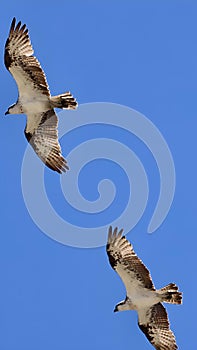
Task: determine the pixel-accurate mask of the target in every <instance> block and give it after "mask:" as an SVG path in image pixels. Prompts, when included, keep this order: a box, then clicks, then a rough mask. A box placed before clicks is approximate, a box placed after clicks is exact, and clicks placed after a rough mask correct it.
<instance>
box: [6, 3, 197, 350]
mask: <svg viewBox="0 0 197 350" xmlns="http://www.w3.org/2000/svg"><path fill="white" fill-rule="evenodd" d="M14 16H16V18H17V20H21V21H22V22H23V23H26V24H27V26H28V28H29V31H30V35H31V40H32V43H33V46H34V49H35V54H36V56H37V57H38V59H39V60H40V62H41V64H42V67H43V69H44V70H45V73H46V75H47V79H48V83H49V85H50V89H51V93H52V94H58V93H60V92H64V91H66V90H68V89H69V90H71V91H72V92H73V94H74V95H75V96H76V97H77V99H78V102H79V104H83V103H87V102H98V101H99V102H113V103H119V104H122V105H125V106H128V107H131V108H134V109H136V110H138V111H139V112H141V113H143V114H144V115H146V116H147V117H148V118H149V119H150V120H151V121H152V122H153V123H154V124H155V125H156V126H157V128H158V129H159V130H160V132H161V133H162V134H163V136H164V138H165V140H166V142H167V143H168V145H169V148H170V150H171V153H172V155H173V159H174V164H175V168H176V192H175V197H174V201H173V204H172V206H171V210H170V212H169V214H168V216H167V217H166V219H165V221H164V222H163V224H162V225H161V226H160V227H159V228H158V230H157V231H156V232H155V233H153V234H152V235H150V234H147V226H148V223H149V221H150V218H151V216H152V213H153V210H154V207H155V203H156V198H157V196H158V191H159V178H158V170H157V167H156V165H155V163H154V160H153V158H152V157H151V154H149V153H148V152H147V151H146V149H145V147H144V148H143V149H142V145H141V143H140V142H139V143H138V142H137V141H136V138H135V137H133V136H132V135H131V138H129V140H130V141H129V142H130V147H131V149H133V150H135V153H137V154H138V156H139V158H140V160H141V162H142V163H143V165H144V168H145V169H146V171H147V176H148V180H149V184H150V185H149V186H150V187H149V189H150V194H149V200H148V204H147V208H146V210H145V212H144V215H143V216H142V218H141V220H140V221H139V222H138V224H137V225H136V226H135V228H134V229H133V230H132V231H131V232H130V233H129V234H128V238H129V240H130V241H131V242H132V243H133V244H134V249H135V251H136V252H137V253H138V255H139V256H140V257H141V259H142V260H143V261H144V263H145V264H146V265H147V267H148V268H149V269H150V271H151V274H152V277H153V280H154V282H155V285H156V287H157V288H160V287H162V286H164V285H165V284H167V283H169V282H176V283H177V284H178V285H179V287H180V289H181V290H182V291H183V293H184V304H183V306H181V307H178V306H174V305H172V306H171V305H169V306H167V309H168V311H169V317H170V321H171V325H172V329H173V330H174V332H175V334H176V338H177V343H178V345H179V348H180V349H194V347H195V345H194V344H195V343H196V342H195V341H194V338H195V335H196V334H195V331H196V302H195V299H194V297H195V298H196V287H197V283H196V277H195V276H196V244H197V236H196V178H197V174H196V168H197V167H196V162H197V160H196V152H195V149H196V130H197V119H196V110H197V108H196V96H197V40H196V33H197V22H196V17H197V3H196V2H195V1H186V0H185V1H170V0H168V1H165V2H164V1H163V2H161V1H160V2H158V1H156V0H155V1H152V0H150V1H148V2H147V1H145V0H144V1H141V0H140V1H112V0H111V1H109V0H108V1H104V0H102V1H101V0H99V1H91V0H89V1H87V0H86V1H79V0H78V1H75V0H74V1H58V0H57V1H55V2H53V3H52V2H51V3H50V2H46V1H43V2H42V1H37V0H35V1H29V2H27V1H22V0H18V1H16V2H9V1H8V2H4V4H1V14H0V28H1V31H0V32H1V34H0V48H1V49H0V50H1V69H0V71H1V73H0V75H1V79H0V85H1V101H0V114H1V116H2V118H1V150H2V155H1V243H0V271H1V272H0V277H1V288H0V310H1V312H0V329H1V337H0V348H1V349H4V350H15V349H16V350H26V349H28V350H34V349H37V350H41V349H42V350H43V349H47V350H53V349H57V350H64V349H70V350H76V349H86V350H90V349H95V350H97V349H114V350H118V349H120V348H121V349H125V350H130V349H131V348H133V349H144V350H145V349H147V350H148V349H151V345H149V343H148V342H147V340H146V339H145V337H144V335H143V334H142V333H141V331H140V330H139V329H138V326H137V315H136V313H135V312H125V313H118V314H114V313H113V308H114V306H115V304H116V303H117V302H119V301H120V300H122V299H124V297H125V290H124V287H123V285H122V282H121V280H119V278H118V276H116V274H115V272H113V271H112V269H111V267H110V266H109V264H108V259H107V256H106V253H105V249H104V247H101V248H94V249H79V248H74V247H68V246H65V245H62V244H60V243H58V242H56V241H54V240H52V239H51V238H49V237H48V236H47V235H45V234H44V233H43V232H41V230H40V229H39V228H38V227H37V226H36V225H35V223H34V222H33V221H32V219H31V217H30V215H29V213H28V211H27V209H26V206H25V203H24V200H23V196H22V189H21V164H22V159H23V155H24V152H25V149H26V145H27V142H26V139H25V137H24V133H23V130H24V127H25V116H6V117H5V116H4V112H5V111H6V110H7V108H8V106H9V105H11V104H12V103H14V102H15V101H16V98H17V88H16V85H15V82H14V81H13V79H12V77H11V75H10V74H9V73H8V72H7V71H6V69H5V67H4V65H3V52H4V44H5V41H6V37H7V34H8V31H9V27H10V23H11V20H12V18H13V17H14ZM69 117H70V118H71V117H72V116H71V115H70V114H69ZM65 122H66V120H65ZM91 130H92V133H93V136H94V137H95V135H94V130H93V129H88V128H87V130H85V129H83V132H82V130H81V131H80V129H79V130H78V132H76V133H73V134H71V136H70V138H69V135H68V139H66V138H64V139H62V142H61V144H62V149H63V151H64V155H66V153H67V149H69V148H71V147H72V144H74V145H75V146H76V145H80V142H81V140H83V141H84V139H86V137H87V138H89V137H90V131H91ZM102 131H103V133H104V135H105V137H107V136H106V135H107V132H106V131H105V130H104V128H103V129H102V130H99V133H100V134H101V133H102ZM121 132H122V131H121V130H120V131H118V130H115V131H114V130H111V131H110V130H109V134H110V135H112V134H113V136H114V137H116V135H117V137H119V138H120V139H121V138H122V139H124V135H123V134H121ZM100 134H99V135H100ZM101 136H102V135H101ZM127 136H128V135H127ZM125 138H126V136H125ZM66 140H67V141H66ZM66 142H69V145H68V144H67V143H66ZM128 161H129V160H128ZM93 165H94V164H93ZM103 165H104V163H103V164H101V166H103ZM95 166H96V169H97V170H98V172H99V171H100V170H99V169H100V163H99V162H98V164H97V165H96V164H95ZM110 166H112V168H111V169H112V170H111V171H110ZM105 168H106V169H107V170H106V171H107V172H108V173H107V175H108V177H110V172H111V173H113V179H114V178H115V177H116V175H115V174H116V172H115V173H114V171H117V176H120V178H122V180H120V181H119V180H117V186H119V185H120V186H122V189H121V188H120V189H119V192H118V196H120V197H119V199H118V204H117V207H116V206H114V207H113V214H112V213H111V212H110V213H111V214H110V215H111V216H110V215H109V212H107V214H106V215H105V213H104V212H103V213H102V215H101V217H99V220H97V221H96V218H94V220H95V221H94V227H98V231H99V225H101V226H102V225H108V224H110V222H111V219H114V218H115V217H116V210H117V212H118V213H119V209H120V208H119V206H118V205H119V204H120V205H123V204H124V202H125V201H126V199H127V198H126V197H124V198H123V199H121V194H125V193H127V187H126V186H127V185H128V183H127V181H124V174H122V173H121V171H120V172H119V169H118V168H117V167H114V164H111V165H110V162H108V163H107V162H106V166H105ZM45 173H46V174H45V176H46V180H47V185H48V192H49V195H50V196H51V200H52V201H53V205H54V206H57V207H58V210H59V212H60V214H61V213H64V218H65V219H66V215H67V214H66V213H65V210H64V208H65V207H64V205H65V204H64V201H63V200H62V197H61V193H60V185H59V175H58V174H55V173H52V172H51V171H50V170H48V169H46V171H45ZM84 174H85V175H83V174H82V175H81V176H82V178H81V182H82V185H83V186H82V193H83V195H84V196H85V197H86V199H89V200H90V199H91V193H90V184H91V180H92V176H91V174H92V172H90V175H89V174H88V168H86V169H85V170H84ZM101 175H102V174H101ZM104 175H106V174H104ZM33 176H34V173H33V172H32V177H33ZM114 181H115V180H114ZM60 197H61V198H60ZM40 211H42V208H40ZM69 215H71V216H72V218H69V220H71V221H72V222H73V223H75V222H76V223H78V224H79V222H80V225H82V226H88V227H90V226H91V223H92V221H91V220H93V219H92V216H91V214H87V215H85V216H80V213H79V212H77V210H75V211H73V212H69ZM108 215H109V216H108ZM131 215H132V213H131ZM46 220H47V218H46Z"/></svg>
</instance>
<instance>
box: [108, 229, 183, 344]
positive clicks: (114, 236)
mask: <svg viewBox="0 0 197 350" xmlns="http://www.w3.org/2000/svg"><path fill="white" fill-rule="evenodd" d="M122 233H123V229H122V230H120V231H119V232H118V229H117V227H116V228H115V229H114V231H112V227H111V226H110V228H109V234H108V242H107V247H106V249H107V254H108V257H109V262H110V264H111V266H112V268H113V269H114V270H115V271H116V272H117V273H118V274H119V276H120V278H121V279H122V281H123V283H124V284H125V287H126V291H127V296H126V299H125V300H124V301H122V302H120V303H119V304H117V305H116V307H115V309H114V311H124V310H136V311H137V313H138V326H139V327H140V329H141V330H142V332H143V333H144V334H145V335H146V337H147V338H148V340H149V341H150V343H151V344H152V345H153V346H154V348H155V349H156V350H176V349H177V345H176V340H175V337H174V334H173V332H172V331H171V330H170V325H169V320H168V315H167V312H166V309H165V308H164V306H163V305H162V302H166V303H171V304H181V303H182V293H180V292H179V291H178V287H177V286H176V284H174V283H170V284H168V285H167V286H165V287H163V288H161V289H155V287H154V285H153V282H152V279H151V276H150V273H149V271H148V269H147V268H146V266H145V265H144V264H143V262H142V261H141V260H140V259H139V258H138V257H137V255H136V254H135V252H134V250H133V247H132V245H131V244H130V243H129V242H128V241H127V239H126V238H125V236H122Z"/></svg>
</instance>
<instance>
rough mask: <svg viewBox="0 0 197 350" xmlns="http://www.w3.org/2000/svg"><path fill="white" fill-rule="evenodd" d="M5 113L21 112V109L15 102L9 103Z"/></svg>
mask: <svg viewBox="0 0 197 350" xmlns="http://www.w3.org/2000/svg"><path fill="white" fill-rule="evenodd" d="M7 114H21V109H20V107H19V105H18V104H17V103H15V104H13V105H11V106H10V107H9V108H8V110H7V111H6V112H5V115H7Z"/></svg>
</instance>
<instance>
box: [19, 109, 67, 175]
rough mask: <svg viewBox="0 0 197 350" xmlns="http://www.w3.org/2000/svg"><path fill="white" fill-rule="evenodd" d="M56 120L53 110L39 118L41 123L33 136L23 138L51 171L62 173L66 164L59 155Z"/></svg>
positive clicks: (27, 135)
mask: <svg viewBox="0 0 197 350" xmlns="http://www.w3.org/2000/svg"><path fill="white" fill-rule="evenodd" d="M57 125H58V119H57V116H56V114H55V111H54V110H53V109H51V110H49V111H47V112H45V113H43V114H42V116H41V121H40V124H39V125H38V127H36V129H35V131H34V133H33V134H31V133H28V132H26V130H25V136H26V138H27V140H28V142H29V143H30V144H31V146H32V147H33V149H34V151H35V152H36V154H37V155H38V156H39V157H40V159H41V160H42V161H43V162H44V163H45V164H46V165H47V166H48V167H49V168H50V169H52V170H54V171H57V172H58V173H62V172H63V171H66V170H68V169H69V168H68V166H67V162H66V160H65V159H64V158H63V156H62V154H61V148H60V144H59V142H58V133H57Z"/></svg>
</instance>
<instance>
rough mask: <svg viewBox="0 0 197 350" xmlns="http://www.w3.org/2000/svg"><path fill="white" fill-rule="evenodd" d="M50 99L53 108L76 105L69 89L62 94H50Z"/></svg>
mask: <svg viewBox="0 0 197 350" xmlns="http://www.w3.org/2000/svg"><path fill="white" fill-rule="evenodd" d="M50 100H51V104H52V107H53V108H66V109H76V108H77V105H78V104H77V101H76V99H75V98H74V97H73V95H72V94H71V93H70V92H69V91H68V92H65V93H64V94H60V95H57V96H52V97H51V99H50Z"/></svg>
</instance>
